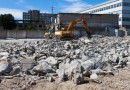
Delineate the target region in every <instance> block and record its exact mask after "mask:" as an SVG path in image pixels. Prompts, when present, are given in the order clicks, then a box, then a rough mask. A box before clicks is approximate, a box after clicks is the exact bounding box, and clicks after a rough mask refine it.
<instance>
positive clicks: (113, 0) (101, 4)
mask: <svg viewBox="0 0 130 90" xmlns="http://www.w3.org/2000/svg"><path fill="white" fill-rule="evenodd" d="M116 1H120V0H108V1H106V2H103V3H100V4H97V5H95V6H91V7H90V8H86V9H84V10H80V11H78V12H77V13H79V12H83V11H86V10H89V9H93V8H96V7H99V6H103V5H107V4H109V3H112V2H116Z"/></svg>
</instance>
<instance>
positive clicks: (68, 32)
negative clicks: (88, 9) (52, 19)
mask: <svg viewBox="0 0 130 90" xmlns="http://www.w3.org/2000/svg"><path fill="white" fill-rule="evenodd" d="M78 22H82V24H83V26H84V28H85V30H86V32H87V36H88V38H91V33H90V31H89V28H88V26H87V23H86V21H85V19H76V20H74V21H72V22H70V23H69V25H68V26H67V27H66V28H62V29H61V30H59V31H55V34H54V35H55V37H59V38H68V37H69V38H73V36H74V33H73V29H72V27H73V26H74V25H75V24H77V23H78Z"/></svg>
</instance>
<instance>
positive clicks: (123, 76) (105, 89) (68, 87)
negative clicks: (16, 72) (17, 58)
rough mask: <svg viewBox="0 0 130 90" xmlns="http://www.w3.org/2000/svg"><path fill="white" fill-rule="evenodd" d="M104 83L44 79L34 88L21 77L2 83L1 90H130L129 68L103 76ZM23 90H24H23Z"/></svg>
mask: <svg viewBox="0 0 130 90" xmlns="http://www.w3.org/2000/svg"><path fill="white" fill-rule="evenodd" d="M101 81H102V83H100V84H99V83H94V82H86V83H84V84H81V85H75V84H74V83H73V82H72V81H67V82H62V83H56V82H52V83H51V82H48V81H45V80H44V79H40V80H37V81H36V84H33V85H32V86H26V89H25V88H23V87H24V85H26V80H22V79H20V78H19V77H15V78H13V79H5V80H2V81H1V83H0V90H130V70H129V69H128V68H124V69H119V70H116V71H115V75H114V76H102V78H101ZM22 88H23V89H22Z"/></svg>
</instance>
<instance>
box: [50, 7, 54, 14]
mask: <svg viewBox="0 0 130 90" xmlns="http://www.w3.org/2000/svg"><path fill="white" fill-rule="evenodd" d="M53 11H54V7H53V6H52V7H51V12H52V14H53Z"/></svg>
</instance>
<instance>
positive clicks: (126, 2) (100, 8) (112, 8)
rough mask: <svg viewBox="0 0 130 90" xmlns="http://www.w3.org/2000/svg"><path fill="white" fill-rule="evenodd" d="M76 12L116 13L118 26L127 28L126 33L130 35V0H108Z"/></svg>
mask: <svg viewBox="0 0 130 90" xmlns="http://www.w3.org/2000/svg"><path fill="white" fill-rule="evenodd" d="M78 13H89V14H118V15H119V18H118V21H119V26H120V27H125V28H127V31H128V34H129V35H130V0H108V1H106V2H104V3H101V4H98V5H95V6H92V7H90V8H86V9H84V10H81V11H79V12H78Z"/></svg>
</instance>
